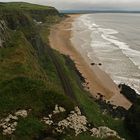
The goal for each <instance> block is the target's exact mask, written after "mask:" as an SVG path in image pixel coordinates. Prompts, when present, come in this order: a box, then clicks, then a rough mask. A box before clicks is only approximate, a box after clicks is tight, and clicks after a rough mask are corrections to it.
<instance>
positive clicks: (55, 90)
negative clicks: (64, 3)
mask: <svg viewBox="0 0 140 140" xmlns="http://www.w3.org/2000/svg"><path fill="white" fill-rule="evenodd" d="M63 18H64V17H62V16H61V15H60V14H59V13H58V11H57V10H56V9H54V8H52V7H46V6H38V5H32V4H28V3H8V4H7V3H0V42H1V47H0V119H2V118H4V117H6V116H8V115H9V114H14V113H15V112H16V111H18V110H21V109H25V110H27V112H28V116H27V118H19V120H18V124H17V128H16V130H15V132H14V133H13V134H12V135H6V136H5V135H3V134H2V129H0V140H11V139H13V140H43V139H45V138H46V137H51V138H53V139H58V140H62V139H67V140H71V139H75V140H82V139H88V140H90V139H92V140H96V139H97V140H101V138H94V137H91V136H90V134H89V133H88V132H87V133H85V134H81V135H78V136H75V134H74V132H73V131H72V130H68V131H66V133H65V134H58V133H56V132H54V127H53V126H46V125H45V124H44V123H42V122H41V119H42V117H43V116H45V115H48V114H50V113H51V112H52V111H53V109H54V107H55V105H56V104H58V105H59V106H62V107H64V108H65V109H66V112H65V113H61V114H60V115H56V116H54V120H55V121H58V120H61V119H64V118H66V117H67V114H68V113H69V112H70V111H71V110H73V108H74V106H76V105H78V106H79V107H80V109H81V110H82V113H83V114H84V115H85V116H86V117H87V119H88V120H89V122H90V123H91V124H92V125H94V126H96V127H98V126H101V125H105V126H108V127H110V128H112V129H114V130H116V131H117V132H119V134H120V136H121V137H124V138H126V139H127V140H132V138H131V137H130V136H129V134H128V133H127V131H126V130H125V128H124V127H123V121H122V120H121V119H118V120H115V119H113V118H112V117H111V116H110V115H108V114H106V115H104V114H103V113H102V111H101V110H100V107H99V105H98V104H97V103H96V102H95V101H94V100H93V99H91V98H90V96H89V93H88V92H86V91H85V90H84V89H83V87H82V84H81V83H82V82H83V81H82V80H81V77H80V75H79V73H78V72H77V70H76V68H75V66H74V63H73V62H72V61H71V60H70V59H69V58H68V57H66V56H63V55H61V54H59V53H58V52H56V51H54V50H52V49H51V48H50V46H49V42H48V36H49V30H50V27H51V26H52V25H53V24H55V23H57V22H59V21H60V20H62V19H63ZM104 140H117V138H115V137H113V138H106V139H104Z"/></svg>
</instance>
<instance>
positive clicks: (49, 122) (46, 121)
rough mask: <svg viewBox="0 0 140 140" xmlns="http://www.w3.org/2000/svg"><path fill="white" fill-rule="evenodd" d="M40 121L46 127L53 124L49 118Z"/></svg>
mask: <svg viewBox="0 0 140 140" xmlns="http://www.w3.org/2000/svg"><path fill="white" fill-rule="evenodd" d="M42 121H43V122H44V123H45V124H47V125H52V124H53V121H52V120H51V119H50V118H49V117H43V119H42Z"/></svg>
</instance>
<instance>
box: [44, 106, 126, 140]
mask: <svg viewBox="0 0 140 140" xmlns="http://www.w3.org/2000/svg"><path fill="white" fill-rule="evenodd" d="M64 111H66V110H65V109H64V108H63V107H59V106H58V105H56V106H55V109H54V111H53V113H52V114H49V115H48V117H43V119H42V121H43V122H44V123H45V124H46V125H49V126H54V129H55V131H56V132H57V133H65V130H66V129H72V130H74V132H75V135H76V136H77V135H78V134H81V133H83V132H86V131H87V132H90V133H91V136H94V137H97V138H107V137H116V138H118V139H120V140H124V139H123V138H120V137H119V135H118V133H117V132H116V131H114V130H111V129H110V128H108V127H105V126H100V127H98V128H95V127H94V128H92V129H91V124H90V123H89V122H88V121H87V118H86V117H85V116H84V115H82V113H81V111H80V109H79V107H75V108H74V110H72V111H71V112H70V114H69V115H68V117H67V118H65V119H63V120H61V121H59V122H58V123H54V121H53V120H52V116H53V115H55V114H58V113H61V112H64Z"/></svg>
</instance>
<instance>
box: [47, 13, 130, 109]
mask: <svg viewBox="0 0 140 140" xmlns="http://www.w3.org/2000/svg"><path fill="white" fill-rule="evenodd" d="M79 16H80V15H79V14H73V15H69V17H68V18H66V19H65V20H63V21H61V22H60V23H59V24H57V25H54V26H53V27H52V28H51V31H50V36H49V42H50V45H51V47H52V48H53V49H55V50H57V51H59V52H60V53H62V54H64V55H68V56H69V57H70V58H71V59H72V60H73V61H74V63H75V65H76V68H77V69H78V71H79V72H80V73H81V74H82V76H83V77H84V78H85V81H86V89H88V90H89V92H90V93H91V95H92V96H93V97H97V96H98V94H102V95H103V96H104V98H105V99H106V100H108V101H110V102H111V103H112V104H114V105H116V106H122V107H124V108H126V109H128V108H130V106H131V103H130V102H129V101H128V100H127V99H126V98H125V97H124V96H123V95H122V94H120V90H119V88H118V86H117V85H116V84H115V83H114V82H113V80H112V79H111V78H110V76H109V75H108V74H106V73H105V72H104V71H102V70H101V69H100V68H99V67H98V66H97V65H94V66H93V65H91V62H88V60H86V58H84V57H83V54H82V53H80V52H78V50H77V49H76V46H75V45H74V44H72V42H71V38H72V30H71V29H72V23H73V22H74V20H75V18H77V17H79Z"/></svg>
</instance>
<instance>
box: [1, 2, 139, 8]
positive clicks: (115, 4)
mask: <svg viewBox="0 0 140 140" xmlns="http://www.w3.org/2000/svg"><path fill="white" fill-rule="evenodd" d="M0 1H3V2H7V1H21V0H0ZM23 1H26V2H32V3H38V4H44V5H50V6H54V7H56V8H57V9H59V10H64V9H65V10H66V9H92V10H94V9H102V10H104V9H121V10H140V0H23Z"/></svg>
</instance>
